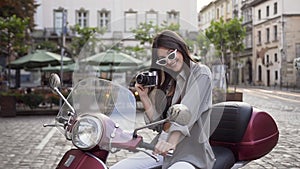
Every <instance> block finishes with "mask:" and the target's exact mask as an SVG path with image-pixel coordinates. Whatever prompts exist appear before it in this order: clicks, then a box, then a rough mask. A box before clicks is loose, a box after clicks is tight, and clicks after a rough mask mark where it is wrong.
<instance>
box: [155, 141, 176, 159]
mask: <svg viewBox="0 0 300 169" xmlns="http://www.w3.org/2000/svg"><path fill="white" fill-rule="evenodd" d="M175 148H176V145H175V144H171V143H169V142H167V141H165V140H159V141H158V142H157V144H156V145H155V150H154V151H153V154H161V155H163V156H165V155H167V154H168V152H169V151H171V150H175Z"/></svg>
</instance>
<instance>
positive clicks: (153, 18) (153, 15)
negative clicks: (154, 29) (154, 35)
mask: <svg viewBox="0 0 300 169" xmlns="http://www.w3.org/2000/svg"><path fill="white" fill-rule="evenodd" d="M146 22H147V23H150V22H152V24H153V25H157V22H158V21H157V12H155V11H153V10H151V11H149V12H146Z"/></svg>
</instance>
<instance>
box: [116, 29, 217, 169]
mask: <svg viewBox="0 0 300 169" xmlns="http://www.w3.org/2000/svg"><path fill="white" fill-rule="evenodd" d="M154 70H156V71H158V79H159V80H158V85H157V86H155V87H152V88H149V87H144V86H143V85H141V84H137V83H136V85H135V88H136V90H137V91H138V93H139V96H140V99H141V101H142V103H143V106H144V108H145V121H146V123H150V122H154V121H158V120H161V119H163V118H166V116H167V111H168V109H169V107H170V106H172V105H174V104H183V105H184V106H186V107H187V108H188V110H189V111H190V112H191V115H192V117H191V118H190V121H189V123H188V124H187V125H180V124H177V123H172V124H169V123H166V124H163V125H161V126H156V127H155V128H153V130H156V131H158V132H159V135H158V136H157V137H156V139H154V141H153V144H155V150H154V152H153V154H157V155H158V156H159V158H161V162H156V161H155V160H153V159H152V158H151V157H149V156H147V155H143V154H138V155H135V156H133V157H129V158H127V159H124V160H122V161H120V162H119V163H117V164H116V165H114V166H112V167H111V168H112V169H115V168H125V169H127V168H128V169H129V168H130V169H134V168H135V169H145V168H153V167H156V166H159V165H162V168H169V169H175V168H176V169H177V168H178V169H182V168H184V169H195V168H212V167H213V164H214V161H215V157H214V154H213V151H212V149H211V147H210V144H209V136H210V135H209V134H210V131H209V127H210V124H209V121H210V118H209V111H208V109H209V108H210V107H211V106H212V79H211V72H210V69H209V68H208V67H207V66H205V65H202V64H200V63H195V62H194V61H193V60H192V59H191V57H190V53H189V50H188V46H187V44H186V43H185V42H184V40H183V39H182V38H181V37H180V36H179V35H178V34H176V33H175V32H173V31H169V30H166V31H163V32H161V33H159V34H158V35H157V36H156V37H155V38H154V41H153V45H152V64H151V69H150V71H154ZM171 150H172V151H173V155H171V156H170V155H168V152H169V151H171Z"/></svg>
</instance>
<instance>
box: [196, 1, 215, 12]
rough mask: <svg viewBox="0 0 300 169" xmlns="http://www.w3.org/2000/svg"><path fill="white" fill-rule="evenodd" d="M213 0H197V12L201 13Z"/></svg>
mask: <svg viewBox="0 0 300 169" xmlns="http://www.w3.org/2000/svg"><path fill="white" fill-rule="evenodd" d="M212 1H213V0H197V11H198V12H199V11H200V10H201V8H202V7H203V6H205V5H208V4H209V3H210V2H212Z"/></svg>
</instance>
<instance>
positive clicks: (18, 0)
mask: <svg viewBox="0 0 300 169" xmlns="http://www.w3.org/2000/svg"><path fill="white" fill-rule="evenodd" d="M38 6H39V5H38V4H36V3H35V0H0V17H2V18H6V17H11V16H13V15H16V16H17V17H18V18H21V19H26V18H29V26H28V27H29V28H30V29H31V30H32V29H33V27H34V13H35V11H36V8H37V7H38Z"/></svg>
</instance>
